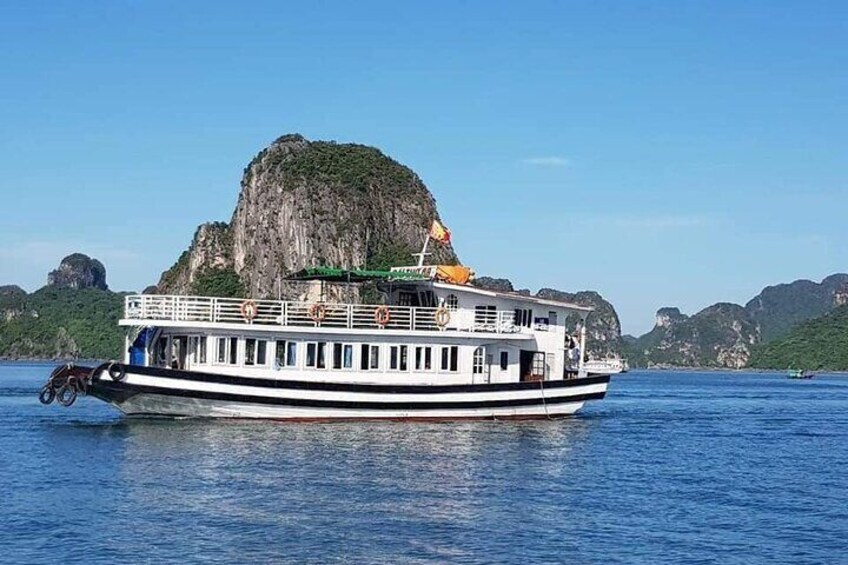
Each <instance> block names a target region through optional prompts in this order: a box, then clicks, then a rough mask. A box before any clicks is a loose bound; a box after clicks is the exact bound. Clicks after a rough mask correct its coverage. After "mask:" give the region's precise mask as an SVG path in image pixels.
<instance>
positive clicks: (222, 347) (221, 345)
mask: <svg viewBox="0 0 848 565" xmlns="http://www.w3.org/2000/svg"><path fill="white" fill-rule="evenodd" d="M227 343H228V342H227V338H225V337H219V338H218V340H217V349H218V355H217V357H216V358H215V359H216V360H217V362H218V363H226V362H227Z"/></svg>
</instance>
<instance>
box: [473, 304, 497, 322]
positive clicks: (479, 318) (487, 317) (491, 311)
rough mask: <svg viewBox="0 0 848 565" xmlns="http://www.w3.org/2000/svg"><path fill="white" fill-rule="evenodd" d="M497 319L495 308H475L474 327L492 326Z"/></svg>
mask: <svg viewBox="0 0 848 565" xmlns="http://www.w3.org/2000/svg"><path fill="white" fill-rule="evenodd" d="M497 319H498V311H497V308H496V307H495V306H491V305H490V306H475V307H474V325H475V326H494V325H495V323H496V322H497Z"/></svg>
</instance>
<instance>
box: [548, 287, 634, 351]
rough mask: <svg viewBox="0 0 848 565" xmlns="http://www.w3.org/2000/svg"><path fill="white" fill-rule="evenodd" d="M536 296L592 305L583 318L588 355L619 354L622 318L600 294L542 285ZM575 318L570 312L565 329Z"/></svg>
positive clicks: (622, 345) (572, 323)
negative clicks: (569, 290) (584, 320)
mask: <svg viewBox="0 0 848 565" xmlns="http://www.w3.org/2000/svg"><path fill="white" fill-rule="evenodd" d="M536 296H538V297H539V298H547V299H549V300H559V301H562V302H571V303H574V304H579V305H580V306H591V307H592V308H594V310H593V312H592V313H591V314H589V317H588V318H587V319H586V343H587V344H586V349H587V351H588V353H589V356H590V357H592V358H595V359H604V358H609V357H615V358H620V357H621V356H622V353H623V352H624V342H623V341H622V339H621V322H620V321H619V319H618V313H616V311H615V308H613V306H612V304H610V303H609V302H607V301H606V300H604V297H603V296H601V295H600V294H598V293H597V292H595V291H593V290H583V291H580V292H574V293H571V292H563V291H561V290H555V289H552V288H543V289H541V290H540V291H539V292H537V293H536ZM578 321H579V319H578V318H577V317H576V316H570V317H569V318H568V319H567V320H566V324H567V328H568V330H569V331H573V330H574V328H575V327H576V325H577V323H578Z"/></svg>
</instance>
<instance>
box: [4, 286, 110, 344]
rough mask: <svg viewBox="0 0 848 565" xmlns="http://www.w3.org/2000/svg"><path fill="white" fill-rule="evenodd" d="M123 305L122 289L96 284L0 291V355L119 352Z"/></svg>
mask: <svg viewBox="0 0 848 565" xmlns="http://www.w3.org/2000/svg"><path fill="white" fill-rule="evenodd" d="M123 305H124V298H123V295H122V294H118V293H114V292H110V291H108V290H100V289H95V288H84V289H74V288H59V287H51V286H46V287H44V288H42V289H41V290H38V291H36V292H34V293H32V294H25V293H24V294H21V293H7V294H2V295H0V357H3V358H9V359H69V358H77V357H87V358H96V359H111V358H117V357H120V355H121V353H122V349H123V330H122V329H121V328H120V327H119V326H118V319H119V318H120V317H121V313H122V311H123Z"/></svg>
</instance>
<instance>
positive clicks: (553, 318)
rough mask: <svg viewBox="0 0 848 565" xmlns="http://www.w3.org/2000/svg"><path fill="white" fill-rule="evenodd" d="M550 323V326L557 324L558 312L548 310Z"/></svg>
mask: <svg viewBox="0 0 848 565" xmlns="http://www.w3.org/2000/svg"><path fill="white" fill-rule="evenodd" d="M548 325H549V326H555V325H557V313H556V312H555V311H553V310H551V311H549V312H548Z"/></svg>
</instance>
